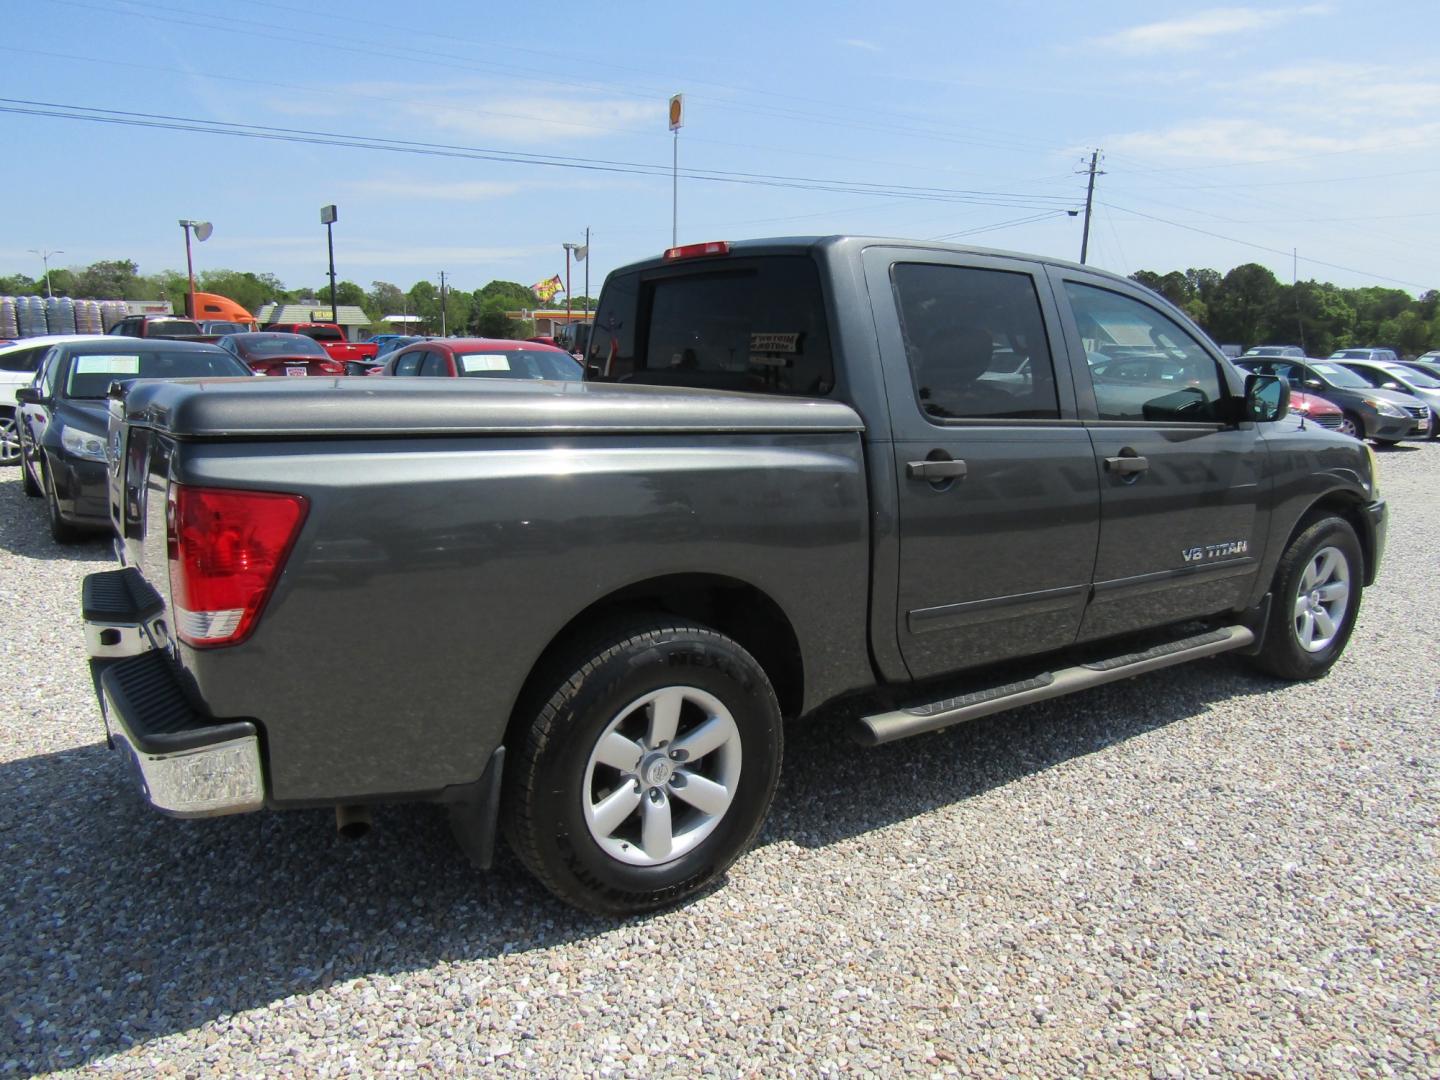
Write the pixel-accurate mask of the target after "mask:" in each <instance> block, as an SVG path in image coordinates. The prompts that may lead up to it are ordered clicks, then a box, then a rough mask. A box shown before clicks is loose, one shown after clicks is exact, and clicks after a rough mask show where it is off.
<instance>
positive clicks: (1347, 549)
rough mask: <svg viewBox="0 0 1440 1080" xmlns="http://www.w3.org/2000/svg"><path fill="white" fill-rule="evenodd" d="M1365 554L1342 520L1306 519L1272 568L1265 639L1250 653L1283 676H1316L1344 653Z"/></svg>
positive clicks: (1356, 608) (1261, 664)
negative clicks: (1273, 572) (1257, 648)
mask: <svg viewBox="0 0 1440 1080" xmlns="http://www.w3.org/2000/svg"><path fill="white" fill-rule="evenodd" d="M1363 578H1364V557H1363V556H1362V555H1361V552H1360V541H1359V540H1357V539H1356V537H1355V530H1354V529H1353V528H1351V527H1350V523H1349V522H1347V521H1345V520H1344V519H1343V518H1338V517H1323V518H1320V519H1318V520H1316V521H1313V522H1311V523H1310V524H1309V525H1308V526H1307V527H1306V528H1305V529H1303V530H1302V531H1301V533H1300V535H1299V536H1297V537H1295V539H1294V540H1293V541H1291V543H1290V546H1289V547H1288V548H1286V549H1285V554H1284V555H1282V556H1281V558H1280V565H1279V566H1278V567H1276V568H1275V587H1274V590H1273V592H1272V594H1271V601H1270V617H1269V619H1268V621H1267V622H1266V625H1265V643H1264V645H1263V646H1262V647H1261V649H1260V652H1259V653H1258V654H1257V655H1256V657H1255V663H1256V665H1257V666H1258V667H1259V668H1260V669H1261V670H1262V671H1266V672H1269V673H1270V674H1271V675H1276V676H1278V677H1280V678H1282V679H1318V678H1319V677H1320V676H1322V675H1324V674H1325V673H1326V672H1327V671H1329V670H1330V667H1331V665H1332V664H1334V663H1335V661H1336V660H1338V659H1339V658H1340V654H1341V653H1342V652H1344V651H1345V643H1346V642H1347V641H1349V640H1350V631H1351V630H1353V629H1354V627H1355V616H1356V613H1357V612H1358V611H1359V610H1360V592H1361V589H1362V581H1363Z"/></svg>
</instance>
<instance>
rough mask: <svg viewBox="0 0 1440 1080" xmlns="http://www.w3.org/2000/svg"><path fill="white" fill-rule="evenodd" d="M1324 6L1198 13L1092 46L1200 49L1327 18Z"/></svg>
mask: <svg viewBox="0 0 1440 1080" xmlns="http://www.w3.org/2000/svg"><path fill="white" fill-rule="evenodd" d="M1328 11H1329V8H1328V6H1326V5H1323V4H1307V5H1304V6H1301V7H1285V8H1256V7H1225V8H1211V9H1209V10H1208V11H1197V12H1196V13H1195V14H1193V15H1185V16H1182V17H1181V18H1178V19H1164V20H1162V21H1160V22H1153V23H1144V24H1142V25H1140V26H1132V27H1130V28H1129V29H1128V30H1120V31H1117V32H1115V33H1113V34H1105V35H1102V36H1101V37H1098V38H1094V39H1092V40H1091V42H1090V44H1091V45H1094V46H1099V47H1101V48H1109V49H1114V50H1116V51H1118V52H1127V53H1163V52H1177V51H1185V50H1189V49H1196V48H1199V47H1200V46H1202V45H1205V44H1208V43H1209V42H1210V41H1211V40H1213V39H1214V38H1218V37H1225V36H1227V35H1232V34H1243V33H1249V32H1252V31H1256V30H1264V29H1266V28H1268V27H1271V26H1276V25H1278V24H1280V23H1283V22H1288V21H1290V20H1292V19H1296V18H1300V17H1303V16H1306V15H1323V14H1325V13H1327V12H1328Z"/></svg>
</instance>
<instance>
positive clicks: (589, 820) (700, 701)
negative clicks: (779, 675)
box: [504, 619, 782, 915]
mask: <svg viewBox="0 0 1440 1080" xmlns="http://www.w3.org/2000/svg"><path fill="white" fill-rule="evenodd" d="M547 692H548V698H539V699H537V700H539V701H540V708H539V710H538V715H537V716H536V718H535V720H534V722H533V723H532V724H531V725H530V728H529V730H528V731H527V732H525V733H524V734H523V736H522V737H520V738H518V739H517V740H515V741H516V743H517V744H518V745H515V746H514V747H513V750H514V756H513V758H512V760H513V763H514V764H513V772H512V774H511V776H510V777H509V778H508V779H509V781H510V782H509V783H507V785H506V787H507V790H506V794H505V809H504V819H505V831H506V836H507V839H508V840H509V842H510V846H511V847H512V848H513V849H514V850H515V852H516V854H517V855H519V857H520V859H521V861H523V862H524V863H525V865H526V866H528V867H529V868H530V870H531V872H532V873H534V874H535V876H536V877H537V878H539V879H540V881H541V882H542V883H543V884H544V885H545V886H546V887H547V888H548V889H549V890H550V891H551V892H553V893H555V895H556V896H558V897H560V898H561V899H562V900H566V901H568V902H569V903H572V904H574V905H576V906H577V907H581V908H584V909H585V910H587V911H592V912H595V913H597V914H606V915H628V914H632V913H635V912H641V911H648V910H651V909H653V908H657V907H661V906H664V905H666V904H672V903H675V902H676V901H679V900H682V899H684V898H685V897H687V896H690V895H692V894H694V893H696V892H698V891H699V890H701V889H703V888H705V887H706V886H707V885H709V884H711V883H712V882H714V881H715V880H717V879H718V878H719V877H720V876H721V875H722V874H724V873H725V871H726V869H728V868H729V866H730V864H731V863H733V862H734V861H735V859H737V858H738V857H739V856H740V854H741V853H742V852H744V850H745V849H746V848H747V847H749V845H750V843H751V841H752V840H754V838H755V834H756V833H757V832H758V831H759V829H760V826H761V824H762V823H763V822H764V820H765V816H766V814H767V813H768V812H769V809H770V802H771V800H772V799H773V798H774V794H775V786H776V783H777V782H778V780H779V776H780V756H781V750H782V729H781V722H780V708H779V704H778V703H777V702H776V699H775V692H774V690H773V689H772V688H771V685H770V680H769V679H768V678H767V677H766V675H765V672H764V670H763V669H762V668H761V667H760V665H759V664H758V663H757V662H756V661H755V659H754V658H753V657H752V656H751V655H750V654H749V653H748V652H746V651H745V650H744V649H743V648H742V647H741V646H740V645H738V644H737V643H736V642H734V641H732V640H731V639H730V638H727V637H725V636H724V635H722V634H719V633H716V632H715V631H714V630H710V629H708V628H706V627H703V626H699V625H696V624H693V623H687V622H683V621H676V620H660V619H656V620H647V621H644V622H639V623H631V624H628V625H626V626H623V627H616V628H615V629H614V630H612V631H611V632H609V633H606V634H602V635H601V636H600V638H599V640H597V641H592V643H591V644H590V645H588V646H585V647H582V648H579V649H576V650H574V651H573V652H571V653H570V654H569V655H568V656H567V657H566V658H565V659H563V660H562V661H560V662H559V663H557V664H555V665H553V667H552V668H551V670H550V673H549V676H548V677H545V681H544V682H543V683H542V686H541V693H542V694H544V693H547Z"/></svg>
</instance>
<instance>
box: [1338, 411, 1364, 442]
mask: <svg viewBox="0 0 1440 1080" xmlns="http://www.w3.org/2000/svg"><path fill="white" fill-rule="evenodd" d="M1340 434H1341V435H1349V436H1351V437H1352V438H1356V439H1364V438H1365V421H1364V420H1361V419H1360V417H1359V416H1357V415H1356V414H1355V413H1353V412H1348V411H1347V412H1344V413H1342V414H1341V416H1340Z"/></svg>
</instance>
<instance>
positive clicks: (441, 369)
mask: <svg viewBox="0 0 1440 1080" xmlns="http://www.w3.org/2000/svg"><path fill="white" fill-rule="evenodd" d="M420 374H421V375H429V376H432V377H434V376H439V375H449V374H450V365H449V364H448V363H446V361H445V357H444V356H442V355H441V354H440V353H438V352H434V351H433V350H430V349H426V350H425V359H424V360H422V361H421V362H420Z"/></svg>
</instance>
